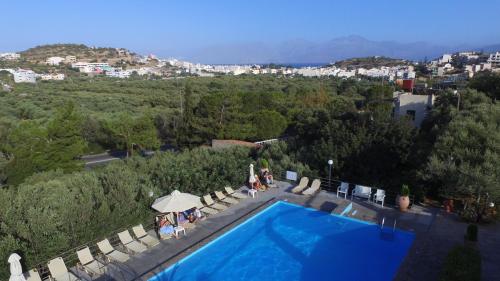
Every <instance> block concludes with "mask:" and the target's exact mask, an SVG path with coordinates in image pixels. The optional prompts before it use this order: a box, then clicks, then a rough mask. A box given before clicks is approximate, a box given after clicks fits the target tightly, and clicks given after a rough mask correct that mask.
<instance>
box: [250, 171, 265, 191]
mask: <svg viewBox="0 0 500 281" xmlns="http://www.w3.org/2000/svg"><path fill="white" fill-rule="evenodd" d="M252 188H253V189H257V190H260V191H264V190H266V187H265V186H263V185H262V183H260V179H259V176H257V175H255V182H254V183H253V184H252Z"/></svg>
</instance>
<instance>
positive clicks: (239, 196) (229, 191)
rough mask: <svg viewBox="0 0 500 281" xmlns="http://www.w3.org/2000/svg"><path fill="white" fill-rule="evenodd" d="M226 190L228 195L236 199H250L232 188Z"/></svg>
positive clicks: (228, 187) (225, 188) (227, 187)
mask: <svg viewBox="0 0 500 281" xmlns="http://www.w3.org/2000/svg"><path fill="white" fill-rule="evenodd" d="M224 190H225V191H226V193H227V195H229V196H232V197H234V198H236V199H245V198H248V196H247V195H246V194H243V193H241V192H236V191H234V190H233V189H232V188H231V187H230V186H226V187H224Z"/></svg>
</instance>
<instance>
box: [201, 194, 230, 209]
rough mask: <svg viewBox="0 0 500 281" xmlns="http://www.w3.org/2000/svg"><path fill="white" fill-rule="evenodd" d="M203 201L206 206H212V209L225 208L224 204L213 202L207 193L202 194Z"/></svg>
mask: <svg viewBox="0 0 500 281" xmlns="http://www.w3.org/2000/svg"><path fill="white" fill-rule="evenodd" d="M203 201H205V203H206V204H207V207H210V208H213V209H216V210H219V211H223V210H225V209H227V207H226V206H224V205H222V204H219V203H215V202H214V200H213V199H212V197H211V196H210V195H208V194H207V195H205V196H203Z"/></svg>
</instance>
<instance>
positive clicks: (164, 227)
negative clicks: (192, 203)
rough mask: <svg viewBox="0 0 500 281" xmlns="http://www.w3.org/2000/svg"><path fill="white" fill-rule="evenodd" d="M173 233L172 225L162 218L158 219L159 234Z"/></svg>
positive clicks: (167, 234)
mask: <svg viewBox="0 0 500 281" xmlns="http://www.w3.org/2000/svg"><path fill="white" fill-rule="evenodd" d="M162 235H164V236H169V235H174V226H173V225H171V224H170V222H169V221H168V220H166V219H164V218H162V219H161V220H160V236H162Z"/></svg>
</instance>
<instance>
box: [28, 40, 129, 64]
mask: <svg viewBox="0 0 500 281" xmlns="http://www.w3.org/2000/svg"><path fill="white" fill-rule="evenodd" d="M55 56H58V57H66V56H76V57H77V60H79V61H98V62H103V61H108V62H110V63H113V62H115V61H120V60H124V61H127V62H132V61H133V59H134V57H135V56H136V54H135V53H133V52H131V51H129V50H127V49H123V48H101V47H89V46H86V45H83V44H51V45H42V46H36V47H34V48H30V49H28V50H26V51H23V52H21V57H22V58H23V59H26V60H28V61H31V62H43V61H45V60H46V59H47V58H48V57H55Z"/></svg>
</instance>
